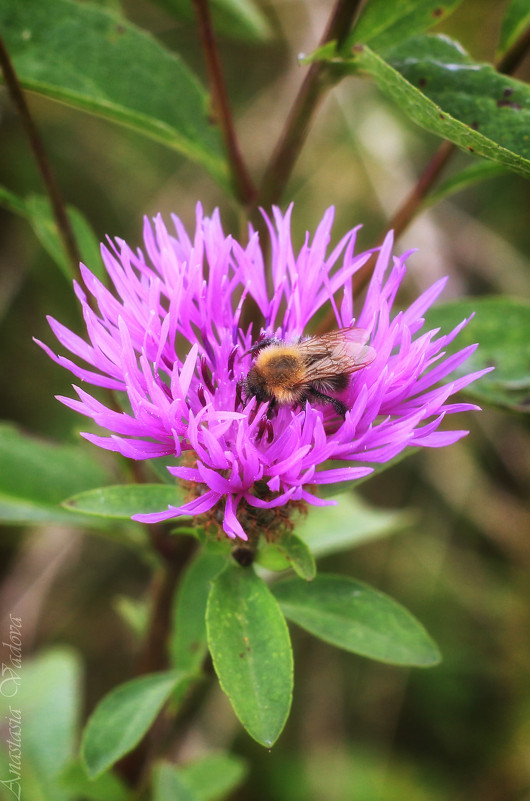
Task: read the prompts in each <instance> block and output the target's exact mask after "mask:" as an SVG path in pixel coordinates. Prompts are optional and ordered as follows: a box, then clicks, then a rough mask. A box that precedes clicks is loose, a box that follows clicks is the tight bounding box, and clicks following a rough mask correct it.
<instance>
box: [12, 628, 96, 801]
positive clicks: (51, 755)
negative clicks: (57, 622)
mask: <svg viewBox="0 0 530 801" xmlns="http://www.w3.org/2000/svg"><path fill="white" fill-rule="evenodd" d="M15 619H16V618H15ZM11 625H12V623H11V624H10V626H9V628H11ZM23 626H24V621H23V620H22V621H21V625H20V628H19V632H20V635H21V639H22V640H23V639H24V628H23ZM16 628H17V627H15V633H16ZM4 639H6V637H5V635H4ZM6 641H8V640H6ZM22 647H24V644H23V645H22ZM6 650H7V649H6ZM11 657H13V658H14V659H15V660H16V654H15V652H13V651H12V650H11V651H10V654H9V663H8V658H7V655H6V657H4V661H5V665H4V668H3V670H2V685H1V692H0V716H1V719H2V721H3V722H4V724H5V725H6V732H7V726H8V725H9V726H10V733H12V734H13V735H14V736H15V737H16V736H17V735H18V734H20V733H21V735H22V749H23V762H22V796H21V797H22V798H31V799H38V801H72V796H71V795H70V793H69V792H67V791H66V790H65V788H64V787H63V786H62V783H61V774H62V771H63V770H64V768H65V766H66V764H67V763H68V762H69V761H70V760H71V759H72V757H73V755H74V749H75V747H76V740H77V729H78V720H79V713H80V705H81V699H80V687H81V665H80V662H79V659H78V657H77V655H76V654H75V653H74V652H72V651H70V650H69V649H66V648H61V649H55V650H53V651H50V652H48V653H46V654H43V655H42V656H40V657H38V658H37V659H34V660H32V661H29V660H28V661H25V660H24V664H23V667H22V670H20V669H19V667H18V665H17V663H16V661H15V662H14V663H13V662H11ZM17 676H18V677H20V681H18V682H17ZM13 690H15V694H14V695H12V691H13ZM10 720H11V721H13V723H9V721H10ZM17 721H18V723H17ZM16 725H19V726H20V729H21V731H20V732H19V731H18V730H17V729H16V728H15V727H16ZM5 739H7V736H6V738H5ZM7 775H9V774H7ZM2 778H3V779H5V778H7V776H5V775H2ZM11 795H13V796H15V797H16V793H15V792H14V791H12V794H9V797H11ZM6 797H7V796H6Z"/></svg>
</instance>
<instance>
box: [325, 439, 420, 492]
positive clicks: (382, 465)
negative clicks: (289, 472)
mask: <svg viewBox="0 0 530 801" xmlns="http://www.w3.org/2000/svg"><path fill="white" fill-rule="evenodd" d="M419 450H420V448H405V450H403V451H401V453H398V455H397V456H394V458H393V459H389V461H388V462H379V463H376V462H374V463H373V464H367V467H371V468H372V472H371V473H368V475H366V476H363V478H357V479H355V480H354V481H339V482H338V483H337V484H322V485H321V486H320V487H319V494H320V495H321V496H322V497H323V498H335V497H336V496H337V495H343V494H344V493H345V492H351V490H356V489H357V488H358V487H360V486H361V484H364V482H365V481H370V479H372V478H374V477H375V476H378V475H379V474H380V473H384V472H385V471H386V470H390V469H391V468H392V467H395V466H396V465H397V464H399V463H400V462H402V461H403V460H404V459H408V457H409V456H413V455H414V454H415V453H417V452H418V451H419ZM335 467H344V462H343V461H340V460H339V459H330V460H329V461H328V462H326V463H325V468H326V469H332V468H335Z"/></svg>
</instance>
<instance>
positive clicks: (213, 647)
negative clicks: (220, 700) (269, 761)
mask: <svg viewBox="0 0 530 801" xmlns="http://www.w3.org/2000/svg"><path fill="white" fill-rule="evenodd" d="M206 627H207V632H208V644H209V646H210V652H211V654H212V658H213V664H214V667H215V671H216V673H217V675H218V677H219V682H220V684H221V687H222V689H223V690H224V692H225V693H226V694H227V696H228V697H229V699H230V702H231V704H232V706H233V708H234V711H235V713H236V715H237V716H238V718H239V720H240V721H241V723H242V724H243V726H244V727H245V729H246V730H247V731H248V733H249V734H250V735H251V737H254V739H255V740H257V741H258V742H259V743H261V744H262V745H265V746H267V747H270V746H271V745H273V743H274V742H275V741H276V739H277V738H278V736H279V735H280V733H281V731H282V729H283V727H284V725H285V721H286V720H287V716H288V714H289V708H290V706H291V695H292V688H293V655H292V651H291V645H290V641H289V632H288V630H287V626H286V624H285V620H284V618H283V615H282V613H281V611H280V609H279V607H278V604H277V602H276V600H275V598H274V597H273V595H272V594H271V592H270V590H269V589H268V587H267V586H266V584H265V583H264V582H263V581H262V580H261V579H259V578H258V577H257V576H256V574H255V573H254V571H253V570H252V569H251V568H242V567H239V566H237V565H234V566H232V565H229V566H228V567H227V568H226V569H225V570H223V572H222V573H220V574H219V575H218V576H217V577H216V578H215V579H214V581H213V582H212V589H211V592H210V596H209V598H208V608H207V613H206Z"/></svg>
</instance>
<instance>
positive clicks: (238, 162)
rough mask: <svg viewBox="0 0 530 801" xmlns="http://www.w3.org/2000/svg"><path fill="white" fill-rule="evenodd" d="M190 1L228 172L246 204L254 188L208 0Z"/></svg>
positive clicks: (253, 194) (254, 194)
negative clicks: (194, 15) (242, 152)
mask: <svg viewBox="0 0 530 801" xmlns="http://www.w3.org/2000/svg"><path fill="white" fill-rule="evenodd" d="M193 5H194V6H195V13H196V15H197V20H198V23H199V33H200V37H201V42H202V47H203V50H204V56H205V59H206V67H207V70H208V76H209V80H210V90H211V93H212V105H213V108H214V112H215V114H216V116H217V118H218V121H219V125H220V127H221V132H222V135H223V139H224V142H225V147H226V151H227V155H228V162H229V165H230V169H231V172H232V180H233V182H234V187H235V190H236V193H237V196H238V199H239V200H240V201H241V202H242V203H243V205H245V206H250V205H251V204H252V202H253V200H254V198H255V196H256V189H255V187H254V184H253V183H252V179H251V178H250V175H249V173H248V170H247V168H246V165H245V162H244V160H243V156H242V154H241V150H240V148H239V144H238V141H237V136H236V131H235V128H234V123H233V119H232V113H231V111H230V103H229V101H228V93H227V91H226V86H225V82H224V77H223V71H222V68H221V60H220V58H219V53H218V50H217V45H216V42H215V36H214V32H213V26H212V17H211V14H210V7H209V4H208V0H193Z"/></svg>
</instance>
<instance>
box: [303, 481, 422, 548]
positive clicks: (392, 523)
mask: <svg viewBox="0 0 530 801" xmlns="http://www.w3.org/2000/svg"><path fill="white" fill-rule="evenodd" d="M410 521H411V516H410V513H409V512H398V511H393V510H388V509H385V510H382V509H373V508H371V507H370V506H368V505H367V504H365V503H364V501H362V500H361V499H360V498H359V497H357V496H355V495H353V494H348V495H341V497H340V499H339V502H338V505H337V506H313V507H311V508H310V509H309V511H308V513H307V515H306V516H305V517H303V518H301V520H300V524H299V525H298V527H297V534H298V536H299V537H300V538H301V539H303V540H304V541H305V542H306V543H307V545H308V546H309V547H310V548H311V551H312V552H313V554H314V555H315V556H325V555H327V554H330V553H337V552H340V551H345V550H347V549H348V548H354V547H356V546H357V545H362V544H363V543H364V542H370V541H371V540H373V539H378V538H379V537H386V536H388V535H390V534H394V533H395V532H396V531H400V530H402V529H403V528H405V527H406V526H408V525H409V524H410Z"/></svg>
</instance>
